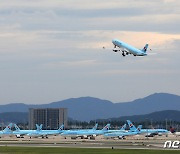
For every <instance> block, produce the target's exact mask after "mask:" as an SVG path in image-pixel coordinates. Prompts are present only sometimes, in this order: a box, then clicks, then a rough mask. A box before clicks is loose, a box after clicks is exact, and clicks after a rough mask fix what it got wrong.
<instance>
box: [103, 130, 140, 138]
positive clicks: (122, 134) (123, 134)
mask: <svg viewBox="0 0 180 154" xmlns="http://www.w3.org/2000/svg"><path fill="white" fill-rule="evenodd" d="M139 133H140V131H139V129H137V130H136V131H134V132H131V131H127V132H114V133H106V134H104V137H105V138H116V137H117V138H118V139H125V137H126V136H133V135H137V134H139Z"/></svg>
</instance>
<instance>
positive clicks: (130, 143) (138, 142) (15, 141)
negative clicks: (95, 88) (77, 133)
mask: <svg viewBox="0 0 180 154" xmlns="http://www.w3.org/2000/svg"><path fill="white" fill-rule="evenodd" d="M167 140H171V141H177V140H179V141H180V137H175V136H174V135H169V136H168V137H166V136H156V137H153V138H152V137H151V138H146V137H144V136H134V137H127V138H126V139H121V140H119V139H104V138H103V137H102V136H98V137H96V138H95V140H90V139H79V138H78V139H76V140H75V139H71V138H66V139H64V137H62V136H60V135H58V136H50V137H49V138H48V139H42V138H32V139H30V138H29V137H27V136H25V137H24V138H16V137H15V136H14V137H3V138H0V146H19V147H20V146H24V147H69V148H114V149H164V148H163V146H164V142H165V141H167Z"/></svg>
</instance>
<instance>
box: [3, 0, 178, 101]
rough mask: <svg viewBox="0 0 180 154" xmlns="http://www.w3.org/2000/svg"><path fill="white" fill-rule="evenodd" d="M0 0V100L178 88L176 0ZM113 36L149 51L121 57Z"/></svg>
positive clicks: (122, 95) (115, 97) (117, 96)
mask: <svg viewBox="0 0 180 154" xmlns="http://www.w3.org/2000/svg"><path fill="white" fill-rule="evenodd" d="M0 2H1V5H0V55H1V56H0V70H1V76H0V85H1V86H0V91H1V93H0V104H7V103H14V102H23V103H28V104H29V103H30V104H40V103H49V102H53V101H59V100H63V99H66V98H72V97H81V96H93V97H98V98H102V99H108V100H111V101H113V102H126V101H131V100H134V99H137V98H142V97H145V96H147V95H149V94H152V93H155V92H168V93H173V94H178V95H180V69H179V66H180V51H179V48H180V28H179V27H180V9H179V7H180V1H179V0H152V1H146V0H126V1H124V0H111V1H109V0H92V1H87V0H13V1H10V0H6V1H0ZM114 38H117V39H120V40H122V41H124V42H127V43H129V44H131V45H133V46H135V47H137V48H142V47H143V46H144V45H145V44H146V43H149V45H150V48H151V49H152V50H153V51H152V52H155V53H157V54H155V55H149V56H147V57H133V56H127V57H125V58H123V57H122V56H121V53H113V52H112V51H111V48H113V45H112V43H111V41H112V39H114ZM102 46H106V48H107V50H103V49H102Z"/></svg>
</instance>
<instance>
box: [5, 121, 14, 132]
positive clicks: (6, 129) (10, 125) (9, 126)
mask: <svg viewBox="0 0 180 154" xmlns="http://www.w3.org/2000/svg"><path fill="white" fill-rule="evenodd" d="M12 126H13V124H12V123H10V124H9V125H7V126H6V128H5V129H4V130H3V131H5V132H9V131H11V128H12Z"/></svg>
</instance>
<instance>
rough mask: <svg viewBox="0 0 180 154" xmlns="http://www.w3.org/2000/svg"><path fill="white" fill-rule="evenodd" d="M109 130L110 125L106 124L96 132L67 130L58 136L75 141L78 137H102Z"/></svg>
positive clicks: (93, 130) (94, 130) (92, 130)
mask: <svg viewBox="0 0 180 154" xmlns="http://www.w3.org/2000/svg"><path fill="white" fill-rule="evenodd" d="M109 128H110V124H107V125H106V126H105V127H104V128H103V129H102V130H96V129H91V130H83V129H81V130H67V131H65V132H63V133H61V134H60V135H62V136H64V137H71V138H72V139H76V138H78V137H81V138H82V139H83V138H88V137H90V138H94V137H95V136H98V135H102V134H104V133H106V132H108V130H109Z"/></svg>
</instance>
